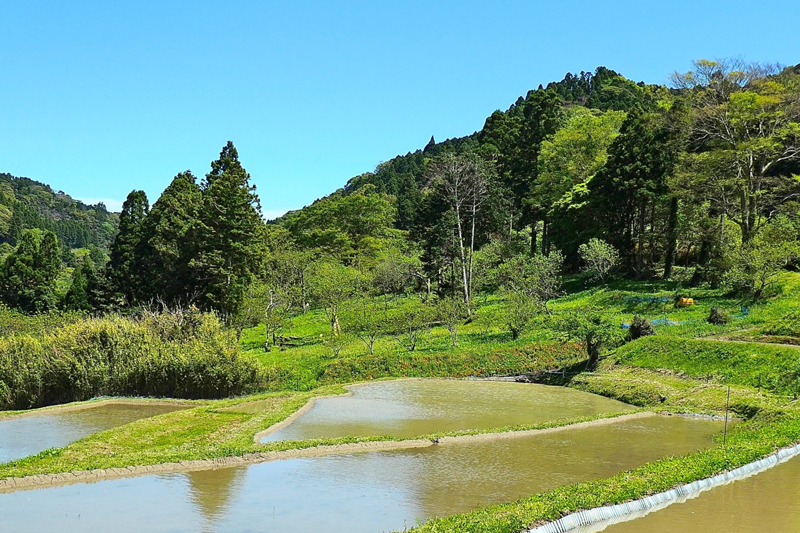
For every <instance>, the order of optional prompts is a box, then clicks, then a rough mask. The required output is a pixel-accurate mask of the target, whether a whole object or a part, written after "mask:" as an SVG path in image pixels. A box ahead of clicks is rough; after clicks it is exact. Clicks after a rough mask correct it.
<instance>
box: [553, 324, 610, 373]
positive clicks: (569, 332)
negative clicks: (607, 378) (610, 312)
mask: <svg viewBox="0 0 800 533" xmlns="http://www.w3.org/2000/svg"><path fill="white" fill-rule="evenodd" d="M554 325H555V328H556V330H558V331H560V332H561V334H562V336H563V337H564V340H573V341H578V342H582V343H583V345H584V348H585V349H586V355H587V356H588V358H589V361H588V363H587V368H594V367H595V366H597V362H598V360H599V359H600V349H601V348H602V347H603V345H605V344H607V343H609V342H611V341H615V340H618V339H619V338H620V337H621V335H620V333H619V332H620V328H619V326H618V325H617V324H616V323H614V322H613V321H612V320H611V319H609V318H608V317H607V316H605V315H604V314H603V313H602V312H600V311H597V310H594V309H582V310H579V311H569V312H567V313H564V314H563V315H561V316H559V317H558V318H557V319H556V320H555V323H554Z"/></svg>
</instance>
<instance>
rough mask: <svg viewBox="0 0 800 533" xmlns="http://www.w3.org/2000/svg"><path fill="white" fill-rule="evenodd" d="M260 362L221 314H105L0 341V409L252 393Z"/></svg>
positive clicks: (258, 383)
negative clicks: (91, 400)
mask: <svg viewBox="0 0 800 533" xmlns="http://www.w3.org/2000/svg"><path fill="white" fill-rule="evenodd" d="M262 381H263V377H262V374H261V370H260V367H259V365H258V363H257V361H256V360H255V359H254V358H252V357H251V356H244V355H242V353H241V349H240V347H239V343H238V341H237V339H236V334H235V333H234V332H233V331H230V330H228V329H225V328H224V326H223V324H222V322H221V321H220V320H219V318H218V317H217V316H216V315H213V314H203V313H198V312H191V313H186V314H183V315H182V316H177V315H174V314H169V315H167V314H160V315H150V316H148V317H145V318H141V319H126V318H121V317H107V318H100V319H87V320H81V321H78V322H74V323H72V324H68V325H66V326H63V327H61V328H59V329H57V330H55V331H53V332H52V333H51V334H49V335H43V336H41V337H39V338H35V337H32V336H31V335H26V334H22V335H13V336H10V337H6V338H2V339H0V408H4V409H27V408H31V407H40V406H44V405H52V404H58V403H65V402H71V401H79V400H87V399H89V398H92V397H95V396H102V395H136V396H157V397H177V398H222V397H226V396H230V395H234V394H242V393H245V392H249V391H252V390H255V389H256V388H258V387H259V386H260V385H261V382H262Z"/></svg>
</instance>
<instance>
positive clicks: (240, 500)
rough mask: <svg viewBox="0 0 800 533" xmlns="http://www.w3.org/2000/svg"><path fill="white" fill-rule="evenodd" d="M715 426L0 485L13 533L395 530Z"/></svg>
mask: <svg viewBox="0 0 800 533" xmlns="http://www.w3.org/2000/svg"><path fill="white" fill-rule="evenodd" d="M721 430H722V423H721V422H719V421H712V420H699V419H690V418H682V417H663V416H652V417H647V418H639V419H628V420H624V421H619V422H615V423H611V424H605V425H596V426H589V427H582V428H575V429H565V430H562V431H557V432H553V433H542V434H536V435H528V436H524V437H515V438H505V439H500V440H495V441H489V440H471V441H458V442H451V443H448V444H439V445H433V446H431V447H428V448H418V449H411V450H402V451H392V452H371V453H354V454H350V455H337V456H327V457H315V458H304V459H289V460H282V461H274V462H267V463H261V464H256V465H252V466H249V467H240V468H229V469H218V470H209V471H201V472H191V473H185V474H170V475H159V476H146V477H139V478H130V479H121V480H109V481H101V482H97V483H92V484H76V485H68V486H62V487H53V488H46V489H37V490H30V491H18V492H12V493H8V494H0V509H2V515H3V526H4V528H7V530H8V531H15V532H34V531H35V532H39V531H50V530H53V531H55V530H57V531H60V532H73V531H75V532H78V531H103V530H113V531H117V532H126V531H130V532H134V531H135V532H159V533H160V532H164V533H166V532H183V531H186V532H189V531H214V532H246V531H247V532H249V531H253V532H271V533H274V532H301V533H302V532H312V531H314V532H318V531H326V532H348V533H357V532H365V533H366V532H371V533H377V532H382V531H400V530H403V529H404V528H407V527H412V526H414V525H416V524H417V523H418V522H421V521H424V520H426V519H428V518H431V517H434V516H445V515H450V514H454V513H459V512H466V511H470V510H474V509H477V508H480V507H484V506H487V505H491V504H495V503H501V502H507V501H512V500H515V499H518V498H520V497H524V496H528V495H531V494H534V493H536V492H540V491H544V490H548V489H552V488H555V487H559V486H563V485H567V484H571V483H576V482H581V481H586V480H590V479H597V478H602V477H606V476H610V475H612V474H614V473H616V472H619V471H620V470H625V469H630V468H635V467H637V466H640V465H642V464H644V463H646V462H648V461H652V460H656V459H659V458H662V457H665V456H670V455H677V454H685V453H690V452H693V451H696V450H699V449H703V448H707V447H710V446H712V445H713V444H714V441H713V436H714V435H715V434H718V433H719V432H720V431H721Z"/></svg>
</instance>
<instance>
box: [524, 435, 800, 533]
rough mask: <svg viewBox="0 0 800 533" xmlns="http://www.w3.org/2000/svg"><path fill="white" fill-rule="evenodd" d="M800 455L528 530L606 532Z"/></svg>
mask: <svg viewBox="0 0 800 533" xmlns="http://www.w3.org/2000/svg"><path fill="white" fill-rule="evenodd" d="M798 454H800V444H798V445H795V446H792V447H791V448H784V449H782V450H779V451H778V452H777V453H774V454H772V455H769V456H767V457H764V458H763V459H760V460H758V461H755V462H753V463H749V464H746V465H744V466H741V467H739V468H736V469H735V470H731V471H729V472H725V473H722V474H719V475H716V476H714V477H710V478H707V479H700V480H698V481H695V482H693V483H689V484H688V485H681V486H680V487H677V488H674V489H672V490H668V491H666V492H661V493H659V494H653V495H652V496H648V497H646V498H642V499H640V500H634V501H631V502H626V503H621V504H619V505H610V506H606V507H598V508H595V509H588V510H586V511H578V512H577V513H573V514H570V515H567V516H565V517H563V518H560V519H558V520H555V521H553V522H549V523H547V524H544V525H541V526H539V527H535V528H532V529H529V530H527V533H566V532H567V531H573V532H575V533H595V532H598V531H602V530H603V529H605V528H606V527H608V526H609V525H611V524H614V523H618V522H626V521H628V520H631V519H634V518H639V517H641V516H644V515H645V514H647V513H650V512H652V511H656V510H659V509H663V508H664V507H667V506H668V505H671V504H673V503H677V502H680V501H685V500H687V499H689V498H693V497H695V496H697V495H698V494H700V493H701V492H703V491H706V490H709V489H712V488H714V487H717V486H720V485H725V484H726V483H730V482H731V481H737V480H740V479H744V478H746V477H750V476H752V475H755V474H758V473H759V472H763V471H764V470H767V469H769V468H772V467H773V466H775V465H778V464H780V463H782V462H784V461H786V460H788V459H791V458H792V457H794V456H796V455H798Z"/></svg>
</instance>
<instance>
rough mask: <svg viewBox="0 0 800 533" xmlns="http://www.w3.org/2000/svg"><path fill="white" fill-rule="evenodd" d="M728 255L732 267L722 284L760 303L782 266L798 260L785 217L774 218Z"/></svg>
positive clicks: (793, 236) (797, 249)
mask: <svg viewBox="0 0 800 533" xmlns="http://www.w3.org/2000/svg"><path fill="white" fill-rule="evenodd" d="M732 255H733V258H732V267H731V268H730V269H728V270H727V271H726V272H725V274H724V275H723V280H724V281H725V283H726V284H727V285H728V286H729V287H732V288H735V289H739V290H744V291H746V292H748V293H749V294H750V295H751V296H752V297H753V299H754V300H760V299H761V298H762V297H763V296H764V292H765V291H766V290H767V289H768V288H769V287H771V286H773V285H775V284H776V283H777V282H778V279H779V274H780V273H781V272H782V271H783V269H784V268H785V267H786V265H788V264H789V263H790V262H791V261H793V260H796V259H797V258H798V257H800V243H798V242H797V231H796V229H795V228H794V225H793V224H791V222H790V221H788V220H787V219H786V218H785V217H781V218H778V219H776V220H775V221H773V222H771V223H770V224H768V225H767V226H765V227H764V229H763V230H762V231H761V232H759V233H758V234H757V235H756V236H755V237H754V238H752V239H751V240H750V241H749V242H745V243H743V244H742V245H741V247H740V249H739V250H738V251H736V252H734V253H733V254H732Z"/></svg>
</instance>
